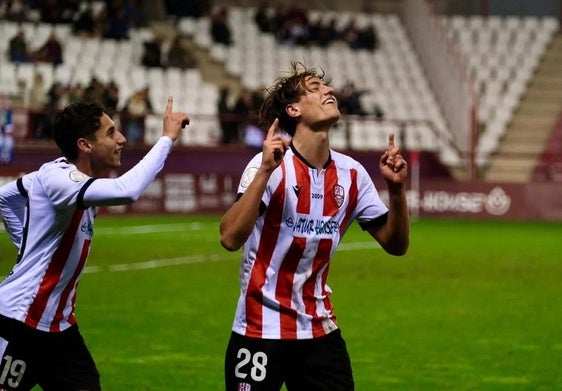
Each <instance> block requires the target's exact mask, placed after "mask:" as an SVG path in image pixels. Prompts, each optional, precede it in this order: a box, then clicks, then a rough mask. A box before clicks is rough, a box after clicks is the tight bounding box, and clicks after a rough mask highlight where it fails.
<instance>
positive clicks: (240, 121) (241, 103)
mask: <svg viewBox="0 0 562 391" xmlns="http://www.w3.org/2000/svg"><path fill="white" fill-rule="evenodd" d="M255 112H256V108H255V107H254V97H253V94H252V91H250V90H248V89H243V90H242V91H240V94H239V95H238V98H237V99H236V102H235V103H234V108H233V110H232V114H233V119H234V120H233V125H232V126H233V130H234V132H233V137H232V141H233V142H241V141H242V140H243V139H244V134H245V132H246V127H247V126H248V124H250V123H251V121H250V120H251V116H255Z"/></svg>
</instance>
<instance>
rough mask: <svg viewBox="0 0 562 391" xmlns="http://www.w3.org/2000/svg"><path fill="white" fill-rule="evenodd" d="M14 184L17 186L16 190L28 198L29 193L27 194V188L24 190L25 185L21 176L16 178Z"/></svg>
mask: <svg viewBox="0 0 562 391" xmlns="http://www.w3.org/2000/svg"><path fill="white" fill-rule="evenodd" d="M16 186H17V187H18V191H19V192H20V194H21V195H22V197H25V198H29V195H28V194H27V190H25V187H24V186H23V178H22V177H20V178H18V179H17V180H16Z"/></svg>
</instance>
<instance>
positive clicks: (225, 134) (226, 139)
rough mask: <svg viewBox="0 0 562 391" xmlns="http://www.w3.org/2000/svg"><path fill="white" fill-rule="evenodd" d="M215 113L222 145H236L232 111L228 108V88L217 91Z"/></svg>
mask: <svg viewBox="0 0 562 391" xmlns="http://www.w3.org/2000/svg"><path fill="white" fill-rule="evenodd" d="M217 112H218V114H219V122H220V126H221V135H222V137H221V142H222V144H234V143H236V141H237V140H236V129H235V126H236V125H235V123H234V122H233V118H232V115H233V110H232V108H231V107H230V89H229V88H228V87H222V88H221V89H220V91H219V100H218V102H217Z"/></svg>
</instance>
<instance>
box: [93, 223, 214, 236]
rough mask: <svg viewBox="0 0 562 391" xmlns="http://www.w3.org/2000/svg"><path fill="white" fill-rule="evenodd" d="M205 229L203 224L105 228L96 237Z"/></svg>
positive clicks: (98, 229) (97, 229)
mask: <svg viewBox="0 0 562 391" xmlns="http://www.w3.org/2000/svg"><path fill="white" fill-rule="evenodd" d="M202 227H203V224H201V223H188V224H153V225H136V226H131V227H115V228H112V227H104V228H96V230H95V233H96V235H135V234H151V233H158V232H176V231H199V230H201V229H202Z"/></svg>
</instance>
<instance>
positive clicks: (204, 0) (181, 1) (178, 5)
mask: <svg viewBox="0 0 562 391" xmlns="http://www.w3.org/2000/svg"><path fill="white" fill-rule="evenodd" d="M165 3H166V12H167V13H168V14H169V15H174V16H176V17H178V18H181V17H184V16H185V17H193V18H199V17H201V16H204V15H207V14H208V13H209V11H210V9H211V3H212V2H211V1H210V0H166V1H165Z"/></svg>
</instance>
